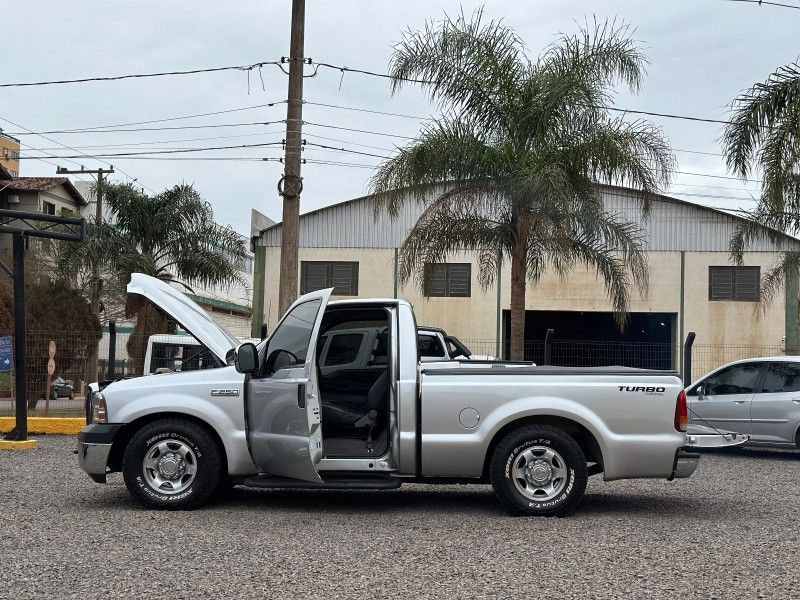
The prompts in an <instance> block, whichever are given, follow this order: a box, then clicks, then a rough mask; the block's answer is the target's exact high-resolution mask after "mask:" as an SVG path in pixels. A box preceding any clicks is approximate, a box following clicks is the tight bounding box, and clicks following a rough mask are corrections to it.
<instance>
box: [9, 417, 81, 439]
mask: <svg viewBox="0 0 800 600" xmlns="http://www.w3.org/2000/svg"><path fill="white" fill-rule="evenodd" d="M15 423H16V421H15V420H14V417H0V433H6V432H9V431H11V430H12V429H14V425H15ZM85 426H86V419H84V418H81V417H28V433H50V434H54V435H76V434H77V433H78V432H79V431H80V430H81V429H83V428H84V427H85Z"/></svg>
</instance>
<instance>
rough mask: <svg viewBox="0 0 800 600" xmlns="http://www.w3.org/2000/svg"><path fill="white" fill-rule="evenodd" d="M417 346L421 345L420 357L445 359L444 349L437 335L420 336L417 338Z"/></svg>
mask: <svg viewBox="0 0 800 600" xmlns="http://www.w3.org/2000/svg"><path fill="white" fill-rule="evenodd" d="M417 344H418V345H419V355H420V357H421V358H422V357H429V358H430V357H432V358H443V357H444V347H442V343H441V342H440V341H439V338H438V337H436V336H435V335H419V336H417Z"/></svg>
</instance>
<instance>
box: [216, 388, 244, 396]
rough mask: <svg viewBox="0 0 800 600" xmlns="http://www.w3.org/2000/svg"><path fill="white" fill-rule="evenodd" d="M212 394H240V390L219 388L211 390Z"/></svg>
mask: <svg viewBox="0 0 800 600" xmlns="http://www.w3.org/2000/svg"><path fill="white" fill-rule="evenodd" d="M211 395H212V396H238V395H239V390H237V389H236V388H217V389H212V390H211Z"/></svg>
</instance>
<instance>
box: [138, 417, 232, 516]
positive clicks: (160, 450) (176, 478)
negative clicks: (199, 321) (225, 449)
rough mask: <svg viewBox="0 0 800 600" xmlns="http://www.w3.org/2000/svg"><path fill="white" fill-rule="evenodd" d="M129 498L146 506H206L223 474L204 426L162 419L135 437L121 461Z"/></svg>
mask: <svg viewBox="0 0 800 600" xmlns="http://www.w3.org/2000/svg"><path fill="white" fill-rule="evenodd" d="M122 474H123V477H124V479H125V485H126V486H127V488H128V491H129V492H130V493H131V495H132V496H133V497H134V498H135V499H136V500H137V501H138V502H139V503H140V504H141V505H143V506H145V507H147V508H160V509H168V510H185V509H192V508H197V507H199V506H202V505H203V504H205V503H206V502H207V501H208V499H209V498H210V497H211V495H212V494H213V493H214V491H215V490H216V489H217V486H218V484H219V481H220V478H221V476H222V457H221V456H220V451H219V448H218V447H217V444H216V442H215V440H214V439H213V438H212V436H211V434H210V433H209V431H208V430H207V429H205V428H204V427H202V426H200V425H198V424H196V423H193V422H191V421H187V420H184V419H164V420H161V421H155V422H153V423H149V424H148V425H145V426H144V427H143V428H142V429H140V430H139V431H138V432H136V433H135V434H134V436H133V437H132V438H131V441H130V442H129V443H128V446H127V448H126V449H125V454H124V455H123V458H122Z"/></svg>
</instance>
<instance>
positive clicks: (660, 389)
mask: <svg viewBox="0 0 800 600" xmlns="http://www.w3.org/2000/svg"><path fill="white" fill-rule="evenodd" d="M331 291H332V290H323V291H318V292H314V293H311V294H306V295H304V296H302V297H300V298H299V299H298V300H297V302H295V303H294V305H293V306H292V307H291V308H290V309H289V311H288V312H287V313H286V315H285V316H284V317H283V319H282V320H281V321H280V323H279V324H278V326H277V327H276V329H275V330H274V331H273V332H272V335H271V336H270V337H269V338H268V339H266V340H264V341H262V342H261V343H260V344H258V345H255V344H253V343H250V342H245V343H241V344H240V343H239V341H238V340H237V339H236V338H235V337H234V336H232V335H231V334H230V333H228V332H227V331H225V330H224V329H222V328H221V327H220V326H218V325H217V324H216V323H215V322H214V321H213V320H212V319H211V317H210V316H209V315H208V314H207V313H206V312H205V311H204V310H203V309H202V308H200V307H199V306H197V305H196V304H195V303H194V302H192V301H191V300H190V299H189V298H187V297H186V296H185V295H183V294H182V293H180V292H179V291H177V290H176V289H174V288H172V287H171V286H169V285H167V284H166V283H163V282H161V281H159V280H158V279H154V278H152V277H149V276H146V275H141V274H135V275H134V276H133V277H132V279H131V282H130V284H129V285H128V292H129V293H131V294H140V295H142V296H144V297H146V298H148V299H149V300H151V301H152V302H153V303H155V304H156V305H157V306H159V307H160V308H161V309H162V310H163V311H164V312H166V313H167V314H168V315H170V316H171V317H172V318H173V319H175V320H176V321H178V322H179V323H180V324H181V325H182V326H183V327H184V328H186V329H187V331H190V332H191V333H192V334H193V335H194V336H195V337H196V338H197V339H198V340H199V341H200V342H201V343H202V344H203V345H204V346H206V347H207V348H208V350H209V351H210V352H211V353H212V354H213V356H214V360H216V361H217V363H218V368H211V369H205V370H199V371H187V372H182V373H168V374H161V375H150V376H145V377H139V378H134V379H126V380H121V381H115V382H113V383H110V384H108V385H107V386H105V387H104V388H103V389H102V390H98V389H97V387H96V386H95V387H94V388H93V389H95V390H97V391H95V392H94V393H92V394H90V396H89V398H88V399H87V402H88V407H87V420H88V421H89V424H88V425H87V426H86V427H85V428H84V429H83V431H82V432H81V433H80V435H79V442H78V445H79V447H78V461H79V465H80V467H81V468H82V469H83V470H84V471H86V472H87V473H88V474H89V475H90V476H91V477H92V479H94V480H95V481H97V482H100V483H104V482H105V480H106V474H107V473H109V472H115V471H122V474H123V477H124V480H125V484H126V486H127V488H128V490H129V492H130V493H131V495H132V496H133V497H134V498H135V499H136V500H137V501H139V502H140V503H141V504H143V505H145V506H147V507H153V508H166V509H186V508H194V507H198V506H200V505H202V504H204V503H205V502H207V501H208V500H209V498H211V496H212V495H213V494H214V493H215V492H216V491H218V490H220V489H223V488H225V487H227V486H231V485H244V486H248V487H256V488H319V489H323V488H336V489H343V488H346V489H353V488H355V489H392V488H397V487H400V485H401V484H402V483H404V482H415V483H453V482H458V483H491V485H492V486H493V487H494V489H495V492H496V494H497V497H498V499H499V500H500V502H501V504H502V505H503V506H504V507H505V508H506V509H507V510H508V512H510V513H512V514H523V515H542V516H551V515H565V514H567V513H569V512H570V511H571V510H572V509H574V508H575V506H576V505H577V504H578V502H579V501H580V499H581V497H582V495H583V493H584V490H585V488H586V483H587V479H588V477H589V476H590V475H596V474H602V475H603V478H604V479H605V480H607V481H610V480H614V479H623V478H636V477H652V478H663V479H673V478H676V477H688V476H689V475H691V474H692V473H693V472H694V470H695V468H696V466H697V462H698V459H699V455H698V454H697V453H696V452H694V451H693V450H694V448H695V447H697V446H714V445H717V446H721V445H732V444H737V443H741V442H742V441H743V440H742V439H741V438H738V439H735V436H734V438H732V437H731V436H724V435H718V434H715V433H710V434H707V435H697V436H695V435H687V433H686V426H687V420H688V415H687V406H686V396H685V394H684V392H683V390H682V387H683V386H682V384H681V381H680V379H679V378H678V377H677V375H676V374H675V373H673V372H664V371H645V370H637V369H628V368H619V367H609V368H593V369H583V368H563V367H561V368H559V367H535V366H530V365H525V364H518V363H503V362H499V361H485V362H481V361H466V360H465V361H458V360H445V361H441V362H427V363H421V362H420V359H419V356H418V346H417V324H416V322H415V319H414V312H413V309H412V307H411V305H410V304H409V303H408V302H405V301H403V300H397V299H375V300H347V301H342V302H329V298H330V295H331ZM336 332H346V333H347V335H345V336H337V335H333V334H335V333H336ZM364 335H370V336H371V338H370V339H371V342H370V344H369V347H368V353H369V356H368V357H366V358H365V357H363V356H360V353H363V352H364V349H363V343H362V342H363V339H362V338H361V337H360V336H364ZM334 342H335V343H334ZM323 351H324V355H325V361H326V362H325V368H324V369H322V368H321V367H320V364H319V359H320V355H321V354H322V352H323Z"/></svg>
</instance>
